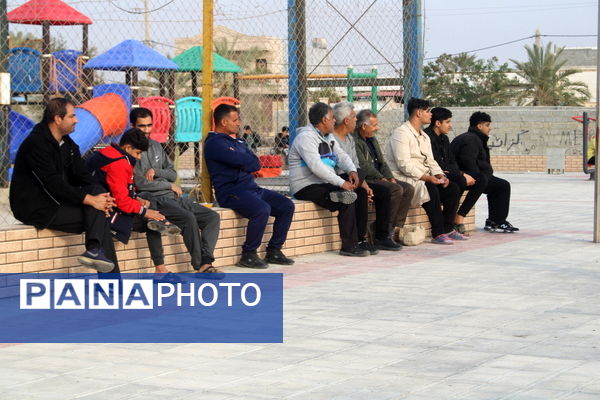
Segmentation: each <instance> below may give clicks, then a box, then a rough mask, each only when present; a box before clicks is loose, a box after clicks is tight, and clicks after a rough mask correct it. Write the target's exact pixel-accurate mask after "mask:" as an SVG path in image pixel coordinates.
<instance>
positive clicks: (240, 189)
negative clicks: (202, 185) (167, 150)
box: [204, 104, 294, 268]
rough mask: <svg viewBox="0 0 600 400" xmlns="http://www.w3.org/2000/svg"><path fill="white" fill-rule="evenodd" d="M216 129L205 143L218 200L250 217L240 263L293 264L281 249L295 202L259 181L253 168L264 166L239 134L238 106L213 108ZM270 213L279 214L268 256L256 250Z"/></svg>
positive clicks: (261, 265) (256, 265) (260, 265)
mask: <svg viewBox="0 0 600 400" xmlns="http://www.w3.org/2000/svg"><path fill="white" fill-rule="evenodd" d="M213 118H214V121H215V132H209V134H208V137H207V138H206V142H205V144H204V158H205V159H206V165H207V166H208V172H209V174H210V177H211V179H212V183H213V186H214V188H215V194H216V196H217V201H218V202H219V205H221V206H222V207H227V208H231V209H232V210H234V211H235V212H237V213H238V214H240V215H242V216H243V217H245V218H248V228H247V230H246V241H245V242H244V244H243V245H242V256H241V258H240V261H239V262H238V264H237V265H238V266H240V267H246V268H267V263H271V264H284V265H291V264H293V263H294V261H293V260H292V259H290V258H288V257H286V256H285V255H284V254H283V253H282V252H281V247H282V246H283V244H284V243H285V239H286V237H287V233H288V230H289V228H290V225H291V223H292V217H293V215H294V203H293V202H292V201H291V200H290V199H288V198H287V197H285V196H283V195H280V194H279V193H277V192H273V191H271V190H267V189H263V188H261V187H260V186H258V185H257V184H256V182H255V181H254V177H253V176H252V173H253V172H256V171H258V170H259V169H260V162H259V160H258V157H257V156H256V155H255V154H254V153H253V152H252V150H250V149H249V148H248V146H247V145H246V143H245V142H244V141H243V140H240V139H237V138H236V137H235V135H236V133H237V132H238V131H239V129H240V114H239V111H238V109H237V108H235V107H234V106H230V105H227V104H222V105H220V106H218V107H217V108H216V109H215V111H214V112H213ZM269 216H273V217H275V222H274V223H273V235H272V236H271V240H269V244H268V245H267V256H266V258H265V260H262V259H260V258H259V257H258V255H257V254H256V249H258V247H259V246H260V243H261V241H262V237H263V233H264V232H265V228H266V226H267V220H268V219H269Z"/></svg>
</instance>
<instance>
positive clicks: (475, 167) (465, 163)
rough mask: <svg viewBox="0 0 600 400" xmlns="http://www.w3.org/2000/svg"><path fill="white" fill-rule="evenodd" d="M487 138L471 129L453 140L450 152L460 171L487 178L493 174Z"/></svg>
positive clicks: (475, 129) (476, 130)
mask: <svg viewBox="0 0 600 400" xmlns="http://www.w3.org/2000/svg"><path fill="white" fill-rule="evenodd" d="M489 138H490V137H489V136H487V135H484V134H483V133H481V132H480V131H479V130H478V129H477V128H473V127H470V128H469V130H468V131H467V132H465V133H463V134H460V135H458V136H457V137H455V138H454V140H453V141H452V143H450V151H451V152H452V153H453V154H454V158H455V159H456V162H457V164H458V168H460V170H461V171H464V172H466V173H467V174H469V173H471V172H480V173H482V174H484V175H486V176H487V177H488V178H489V177H491V176H492V175H493V174H494V169H493V168H492V163H491V162H490V148H489V147H488V145H487V142H488V139H489Z"/></svg>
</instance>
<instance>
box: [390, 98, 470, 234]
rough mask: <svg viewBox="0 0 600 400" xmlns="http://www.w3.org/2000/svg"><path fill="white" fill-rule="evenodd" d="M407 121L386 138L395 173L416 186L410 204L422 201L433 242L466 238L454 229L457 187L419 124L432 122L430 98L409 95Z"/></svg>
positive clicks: (414, 204)
mask: <svg viewBox="0 0 600 400" xmlns="http://www.w3.org/2000/svg"><path fill="white" fill-rule="evenodd" d="M407 110H408V113H409V118H408V121H406V122H405V123H404V124H402V125H401V126H400V127H399V128H396V129H395V130H394V131H393V132H392V136H391V137H390V140H389V141H388V147H387V151H386V158H387V162H388V164H389V166H390V169H391V170H392V173H393V174H394V177H395V178H396V179H398V180H399V181H402V182H407V183H410V184H411V185H413V187H414V188H415V195H414V197H413V204H412V205H413V206H417V205H421V206H422V207H423V208H424V209H425V212H426V213H427V217H428V218H429V222H430V223H431V236H432V238H433V239H432V240H431V242H432V243H435V244H453V241H454V240H466V239H468V238H467V237H466V236H464V235H462V234H460V233H458V232H456V231H455V230H454V217H455V216H456V211H457V210H458V204H459V200H460V189H459V188H458V186H457V185H456V184H455V183H452V182H450V181H449V180H448V178H447V177H446V175H444V172H443V171H442V169H441V168H440V166H439V165H438V163H437V162H436V161H435V158H434V157H433V153H432V151H431V141H430V139H429V136H428V135H427V134H426V133H425V132H423V130H422V127H423V125H425V124H429V123H431V107H430V104H429V101H427V100H422V99H416V98H411V99H410V100H409V101H408V104H407Z"/></svg>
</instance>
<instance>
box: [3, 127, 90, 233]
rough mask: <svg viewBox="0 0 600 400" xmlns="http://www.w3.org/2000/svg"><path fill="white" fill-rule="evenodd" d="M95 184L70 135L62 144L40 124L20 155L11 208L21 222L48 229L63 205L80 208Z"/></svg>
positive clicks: (16, 161) (12, 190) (14, 176)
mask: <svg viewBox="0 0 600 400" xmlns="http://www.w3.org/2000/svg"><path fill="white" fill-rule="evenodd" d="M92 183H94V178H93V177H92V175H91V174H90V173H89V172H88V170H87V168H86V167H85V165H84V163H83V161H82V159H81V154H80V153H79V146H77V144H76V143H75V142H74V141H73V140H72V139H71V138H70V137H69V136H68V135H67V136H64V137H63V139H62V145H59V144H58V142H57V141H56V139H54V137H53V136H52V133H51V132H50V129H49V128H48V125H47V124H45V123H39V124H37V125H36V126H34V127H33V130H32V131H31V133H30V134H29V136H27V138H26V139H25V140H24V141H23V143H22V144H21V146H20V147H19V150H18V152H17V157H16V159H15V166H14V170H13V175H12V182H11V185H10V195H9V198H10V207H11V209H12V212H13V214H14V216H15V218H17V219H18V220H19V221H21V222H23V223H24V224H27V225H33V226H35V227H36V228H38V229H44V228H46V227H47V226H48V225H49V224H50V223H51V222H52V220H53V219H54V215H55V214H56V212H57V211H58V208H59V207H60V206H61V205H71V206H81V205H82V204H83V199H84V198H85V196H86V194H87V192H86V191H85V190H84V189H83V186H86V185H89V184H92Z"/></svg>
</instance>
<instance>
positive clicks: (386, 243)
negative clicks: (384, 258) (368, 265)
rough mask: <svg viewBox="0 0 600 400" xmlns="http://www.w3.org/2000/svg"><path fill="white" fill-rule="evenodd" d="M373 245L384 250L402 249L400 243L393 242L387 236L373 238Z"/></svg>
mask: <svg viewBox="0 0 600 400" xmlns="http://www.w3.org/2000/svg"><path fill="white" fill-rule="evenodd" d="M374 244H375V247H376V248H377V249H379V250H385V251H400V250H402V245H401V244H400V243H396V242H394V241H393V240H392V239H390V238H387V239H384V240H377V239H375V243H374Z"/></svg>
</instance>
